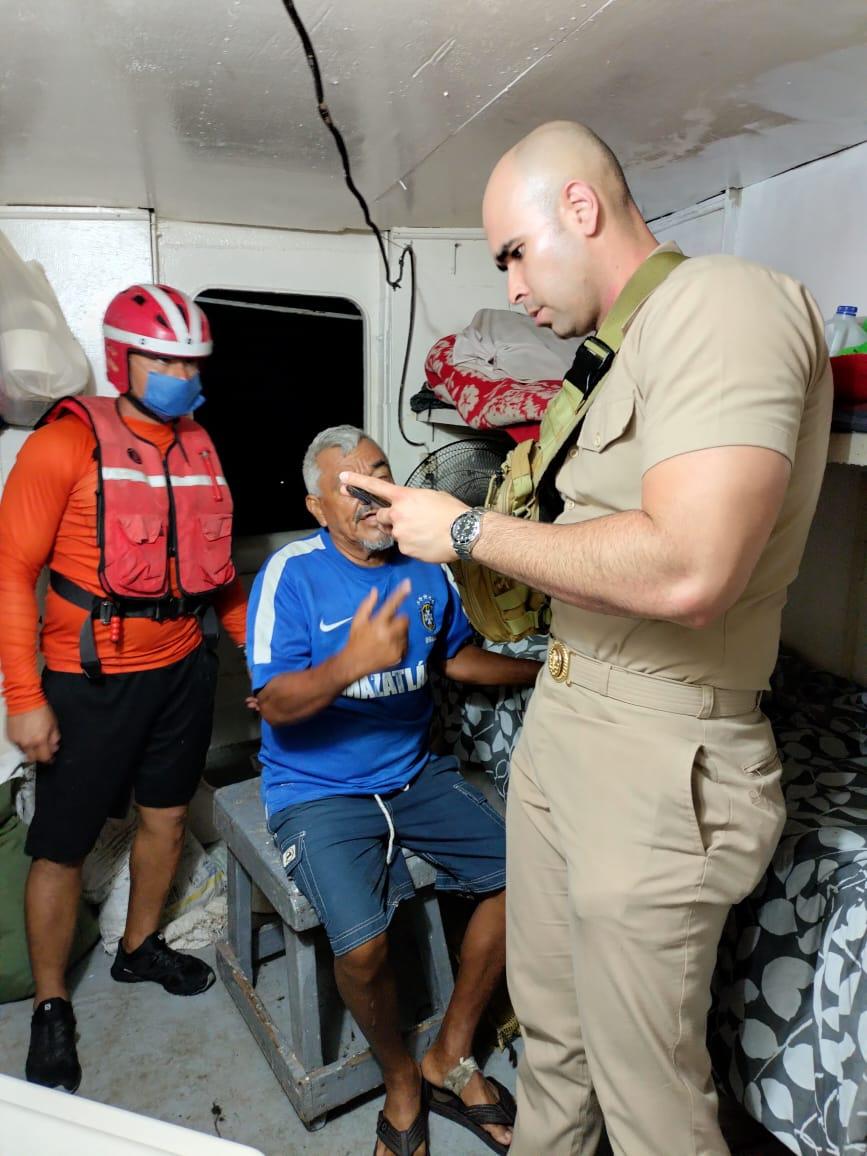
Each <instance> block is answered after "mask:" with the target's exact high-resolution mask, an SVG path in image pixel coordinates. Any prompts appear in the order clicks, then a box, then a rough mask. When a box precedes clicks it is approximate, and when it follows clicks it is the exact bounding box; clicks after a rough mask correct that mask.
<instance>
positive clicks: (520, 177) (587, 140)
mask: <svg viewBox="0 0 867 1156" xmlns="http://www.w3.org/2000/svg"><path fill="white" fill-rule="evenodd" d="M573 181H580V182H582V183H583V184H585V185H588V186H589V187H590V188H591V189H592V190H593V192H594V193H595V194H596V196H597V197H598V198H599V200H600V201H601V202H602V205H603V207H604V209H605V210H606V211H607V212H608V213H610V214H612V215H613V216H616V217H622V216H627V215H629V213H630V210H634V209H635V205H634V202H633V200H632V196H631V194H630V192H629V186H628V185H627V183H626V177H625V176H624V175H623V169H622V168H621V167H620V161H618V159H617V157H616V156H615V155H614V153H613V152H612V151H611V149H610V148H609V147H608V145H607V144H606V143H605V141H604V140H602V139H601V138H600V137H598V136H597V135H596V133H595V132H593V131H592V129H589V128H587V126H586V125H583V124H577V123H576V122H575V121H570V120H554V121H550V122H549V123H548V124H543V125H540V126H539V128H537V129H534V130H533V131H532V132H531V133H529V134H528V135H527V136H525V137H524V138H523V140H520V141H518V143H517V144H516V145H515V146H514V147H513V148H511V149H509V151H508V152H507V153H506V154H505V155H504V156H503V157H502V159H501V160H500V161H499V163H498V164H497V166H496V168H495V169H494V171H493V173H492V174H491V177H490V180H489V181H488V187H487V190H486V192H485V202H486V204H487V203H489V201H490V199H492V198H494V199H499V198H501V197H502V196H503V195H505V193H506V190H509V191H510V192H511V193H512V194H513V195H514V194H517V195H518V196H519V197H520V198H521V199H524V200H527V201H530V202H532V203H534V204H536V205H537V206H539V207H540V208H542V209H545V210H547V211H548V212H549V213H552V214H553V213H555V211H556V210H557V207H558V205H559V204H560V201H561V198H562V194H563V190H564V189H565V188H566V186H567V185H569V184H570V183H571V182H573Z"/></svg>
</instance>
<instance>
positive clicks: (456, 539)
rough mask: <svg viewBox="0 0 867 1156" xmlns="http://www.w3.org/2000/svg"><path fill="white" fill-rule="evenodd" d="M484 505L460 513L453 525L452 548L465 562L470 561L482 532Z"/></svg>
mask: <svg viewBox="0 0 867 1156" xmlns="http://www.w3.org/2000/svg"><path fill="white" fill-rule="evenodd" d="M485 512H486V511H485V509H484V507H483V506H476V507H475V509H473V510H467V511H466V513H464V514H458V516H457V517H456V518H455V520H454V521H453V522H452V525H451V536H452V549H453V550H454V552H455V553H456V554H457V556H458V557H459V558H460V559H462V560H463V561H464V562H467V561H469V559H470V558H471V557H472V554H473V548H474V547H475V544H476V542H478V540H479V534H481V532H482V515H483V514H484V513H485Z"/></svg>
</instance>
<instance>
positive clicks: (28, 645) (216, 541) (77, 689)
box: [0, 285, 246, 1092]
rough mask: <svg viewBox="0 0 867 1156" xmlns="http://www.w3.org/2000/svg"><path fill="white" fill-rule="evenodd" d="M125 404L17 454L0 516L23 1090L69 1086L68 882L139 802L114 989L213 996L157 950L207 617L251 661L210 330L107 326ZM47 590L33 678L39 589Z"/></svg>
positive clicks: (208, 711) (193, 314) (130, 299)
mask: <svg viewBox="0 0 867 1156" xmlns="http://www.w3.org/2000/svg"><path fill="white" fill-rule="evenodd" d="M103 332H104V335H105V349H106V363H107V367H108V378H109V381H110V382H111V383H112V384H113V385H114V386H115V388H116V389H117V390H118V392H119V394H120V396H119V397H117V398H110V397H87V398H67V399H65V400H64V401H62V402H60V403H58V405H57V406H56V407H55V408H54V409H53V410H52V411H51V412H50V413H49V414H48V415H47V417H46V419H43V424H42V426H41V428H40V429H38V430H36V431H35V432H34V433H33V434H32V435H31V437H29V438H28V440H27V441H26V442H25V444H24V446H23V447H22V449H21V451H20V453H19V455H18V459H17V461H16V463H15V466H14V468H13V470H12V472H11V473H10V475H9V479H8V481H7V483H6V487H5V489H4V492H3V495H2V501H0V602H2V605H3V608H4V622H3V630H2V632H0V666H2V671H3V681H4V687H3V693H4V695H5V698H6V707H7V713H8V719H7V733H8V737H9V739H10V741H11V742H13V743H16V744H17V745H18V746H19V747H20V749H21V751H22V752H23V754H24V757H25V758H26V759H28V760H30V761H33V762H35V763H37V764H38V769H37V774H36V809H35V814H34V818H33V822H32V824H31V827H30V830H29V833H28V838H27V845H26V849H27V852H28V854H29V855H30V856H31V858H32V860H33V862H32V864H31V868H30V875H29V878H28V882H27V892H26V911H27V936H28V945H29V949H30V958H31V962H32V966H33V974H34V978H35V982H36V994H35V1000H34V1014H33V1020H32V1026H31V1037H30V1050H29V1053H28V1057H27V1067H26V1071H27V1078H28V1080H30V1081H32V1082H34V1083H38V1084H45V1085H47V1086H50V1087H60V1088H65V1089H66V1090H67V1091H70V1092H74V1091H75V1090H76V1088H77V1087H78V1085H79V1082H80V1080H81V1067H80V1065H79V1062H78V1056H77V1053H76V1047H75V1017H74V1014H73V1011H72V1005H71V1003H70V1002H69V992H68V988H67V986H66V978H65V975H66V968H67V963H68V959H69V952H70V948H71V943H72V937H73V932H74V928H75V921H76V914H77V909H78V899H79V895H80V892H81V867H82V862H83V860H84V858H85V856H86V855H87V853H88V852H89V851H90V849H91V848H92V846H93V844H94V842H95V840H96V838H97V836H98V834H99V831H100V829H101V827H102V825H103V823H104V822H105V820H106V818H107V817H109V816H110V815H114V814H121V815H122V814H124V813H125V810H126V806H127V804H128V801H129V797H130V792H131V791H132V793H133V795H134V798H135V803H136V806H137V809H138V817H139V823H138V829H137V831H136V835H135V840H134V842H133V846H132V851H131V853H130V875H131V889H130V901H129V909H128V913H127V922H126V929H125V932H124V936H123V939H122V940H121V942H120V944H119V945H118V952H117V958H116V960H115V963H114V965H113V966H112V969H111V974H112V976H113V978H114V979H116V980H118V981H119V982H122V983H137V982H141V981H145V980H151V981H153V982H156V983H159V984H161V985H162V986H163V987H164V988H165V990H166V991H168V992H170V993H171V994H174V995H196V994H198V993H200V992H204V991H206V990H207V989H208V988H209V987H210V986H211V984H212V983H213V982H214V973H213V971H212V970H211V968H210V967H208V966H207V964H205V963H204V962H203V961H201V960H199V959H197V958H196V957H195V956H191V955H184V954H182V953H180V952H176V951H173V950H172V949H171V948H169V947H168V946H167V944H166V943H165V941H164V939H163V938H162V937H161V936H160V935H159V934H158V932H157V928H158V926H159V919H160V915H161V912H162V909H163V905H164V903H165V900H166V896H167V893H168V890H169V887H170V885H171V882H172V879H173V877H174V874H175V871H176V869H177V865H178V860H179V858H180V853H181V848H182V846H183V840H184V827H185V820H186V813H187V804H188V803H189V801H190V799H191V797H192V795H193V793H194V791H195V789H196V786H197V784H198V781H199V776H200V774H201V771H202V768H203V766H204V762H205V756H206V753H207V749H208V744H209V742H210V736H211V725H212V719H213V709H214V692H215V687H216V678H217V660H216V656H215V654H214V652H213V647H212V645H208V642H209V641H211V642H212V641H213V638H214V637H215V635H216V617H217V616H219V618H220V619H221V620H222V623H223V625H224V626H225V628H226V629H227V630H228V632H229V634H230V635H231V637H232V638H233V639H234V640H235V641H236V642H237V643H238V644H239V645H241V644H243V641H244V621H245V612H246V602H245V598H244V594H243V591H242V589H241V585H240V583H239V581H238V578H237V577H236V575H235V570H234V566H233V565H232V559H231V529H232V499H231V495H230V494H229V491H228V488H227V486H226V481H225V478H224V477H223V476H222V471H221V467H220V463H219V460H218V458H217V454H216V451H215V449H214V447H213V444H212V443H211V440H210V438H209V437H208V435H207V434H206V433H205V431H204V430H203V428H202V427H201V426H200V425H198V423H196V422H195V421H193V419H192V418H191V417H190V416H189V414H190V413H191V411H192V410H194V409H195V408H197V406H198V405H200V404H201V401H202V398H201V386H200V382H199V374H198V366H199V363H200V361H201V359H202V358H204V357H207V356H208V354H209V353H210V352H211V348H212V342H211V336H210V330H209V326H208V322H207V319H206V317H205V315H204V313H203V312H202V311H201V310H200V309H199V307H198V306H197V305H196V304H195V303H194V302H193V301H191V300H190V298H189V297H187V295H186V294H184V293H181V292H179V291H178V290H176V289H171V288H169V287H168V286H165V285H134V286H132V287H131V288H130V289H127V290H125V291H124V292H123V293H120V294H118V295H117V297H115V298H114V300H113V301H112V302H111V304H110V305H109V307H108V310H107V312H106V315H105V321H104V325H103ZM46 565H47V566H48V567H49V572H50V588H49V590H48V594H47V598H46V603H45V616H44V623H43V626H42V630H41V634H40V635H39V649H40V650H41V652H42V656H43V658H44V663H45V669H44V671H43V673H42V677H41V679H40V676H39V673H38V667H37V645H36V643H37V632H38V615H39V611H38V607H37V601H36V593H35V587H36V582H37V579H38V577H39V574H40V572H41V570H42V568H43V567H44V566H46Z"/></svg>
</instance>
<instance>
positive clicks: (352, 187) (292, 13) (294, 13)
mask: <svg viewBox="0 0 867 1156" xmlns="http://www.w3.org/2000/svg"><path fill="white" fill-rule="evenodd" d="M283 7H284V8H285V9H286V11H287V13H288V14H289V19H290V20H291V21H292V23H293V24H294V25H295V31H296V32H297V33H298V36H299V37H300V39H301V44H302V45H303V47H304V55H305V56H306V57H307V64H308V66H309V68H310V72H311V73H312V75H313V85H314V87H315V89H316V106H317V108H318V110H319V115H320V117H321V118H322V120H323V122H324V124H325V126H326V128H327V129H328V131H329V132H330V133H331V135H332V136H333V137H334V143H335V144H336V145H337V151H338V152H339V153H340V160H341V162H342V164H343V176H344V179H345V181H346V185H347V187H348V189H349V191H350V192H351V193H352V195H353V196H354V197H355V199H356V200H357V201H358V203H359V205H361V211H362V213H363V214H364V220H365V221H366V223H367V226H368V228H369V229H370V230H371V232H372V233H373V235H374V236H375V237H376V243H377V244H378V245H379V252H380V255H381V257H382V263H383V265H384V266H385V280H386V283H387V284H388V285H390V286H391V288H392V289H397V288H398V286H399V285H400V283H401V281H402V280H403V267H404V263H405V262H406V258H407V255H409V269H410V299H409V330H408V332H407V335H406V351H405V353H404V357H403V370H402V372H401V375H400V389H399V390H398V395H397V397H398V400H397V424H398V428H399V430H400V436H401V437H402V438H403V440H404V441H405V442H406V443H407V444H408V445H411V446H418V447H421V448H422V449H427V443H426V442H414V441H413V440H412V438H410V437H408V436H407V434H406V431H405V430H404V428H403V391H404V387H405V385H406V375H407V370H408V368H409V354H410V349H411V347H412V335H413V330H414V329H415V299H416V279H415V252H414V250H413V248H412V245H404V247H403V249H402V251H401V254H400V257H399V259H398V263H397V277H395V278H394V279H392V276H391V269H390V267H389V264H388V254H387V253H386V250H385V238H384V237H383V235H382V233H381V232H380V231H379V228H378V227H377V225H376V223H375V222H374V220H373V218H372V217H371V215H370V210H369V209H368V207H367V201H365V199H364V197H363V196H362V195H361V193H360V192H359V189H358V187H357V185H356V184H355V181H354V180H353V179H352V172H351V169H350V164H349V153H348V152H347V151H346V144H345V142H344V140H343V135H342V133H341V132H340V129H339V128H338V127H337V125H336V124H335V123H334V121H333V120H332V117H331V110H330V109H329V108H328V105H327V104H326V103H325V89H324V88H323V86H322V73H321V72H320V71H319V61H318V60H317V59H316V50H315V49H314V47H313V41H312V40H311V39H310V35H309V33H308V32H307V29H306V28H305V27H304V22H303V21H302V19H301V17H300V16H299V15H298V10H297V9H296V7H295V5H294V3H293V2H292V0H283Z"/></svg>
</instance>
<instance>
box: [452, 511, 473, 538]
mask: <svg viewBox="0 0 867 1156" xmlns="http://www.w3.org/2000/svg"><path fill="white" fill-rule="evenodd" d="M475 520H476V516H475V515H474V514H473V512H472V511H469V512H468V513H466V514H461V516H460V517H459V518H458V520H457V522H456V523H455V538H456V539H457V540H458V541H459V542H462V543H463V544H466V543H467V542H470V541H472V537H473V530H474V529H475Z"/></svg>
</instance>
